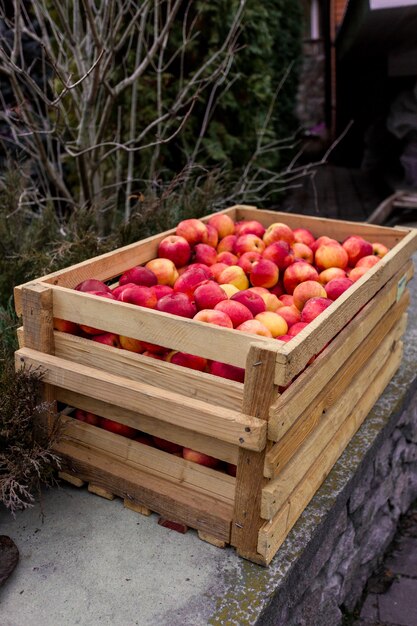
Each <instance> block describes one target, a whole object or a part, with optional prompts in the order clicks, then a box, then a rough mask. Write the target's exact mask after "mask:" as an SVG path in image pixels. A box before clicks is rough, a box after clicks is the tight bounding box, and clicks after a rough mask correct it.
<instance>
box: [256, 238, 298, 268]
mask: <svg viewBox="0 0 417 626" xmlns="http://www.w3.org/2000/svg"><path fill="white" fill-rule="evenodd" d="M262 256H263V258H264V259H267V261H272V262H273V263H275V265H277V266H278V268H279V269H280V270H285V269H286V268H287V267H288V266H289V265H291V263H292V262H293V260H294V252H293V251H292V250H291V247H290V244H289V243H287V242H286V241H274V243H271V244H270V245H269V246H267V247H266V248H265V250H264V251H263V253H262Z"/></svg>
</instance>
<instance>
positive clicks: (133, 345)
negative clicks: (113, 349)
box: [119, 335, 145, 354]
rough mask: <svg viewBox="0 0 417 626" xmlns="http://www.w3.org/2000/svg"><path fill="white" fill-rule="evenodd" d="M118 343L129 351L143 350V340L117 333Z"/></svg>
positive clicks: (138, 352)
mask: <svg viewBox="0 0 417 626" xmlns="http://www.w3.org/2000/svg"><path fill="white" fill-rule="evenodd" d="M119 343H120V347H121V348H123V349H124V350H129V352H136V353H137V354H140V353H142V352H145V347H144V345H143V342H142V341H139V339H134V338H133V337H125V336H124V335H119Z"/></svg>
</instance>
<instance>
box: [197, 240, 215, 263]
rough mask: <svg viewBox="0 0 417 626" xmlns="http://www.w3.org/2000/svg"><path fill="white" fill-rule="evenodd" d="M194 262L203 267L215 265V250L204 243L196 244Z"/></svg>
mask: <svg viewBox="0 0 417 626" xmlns="http://www.w3.org/2000/svg"><path fill="white" fill-rule="evenodd" d="M193 258H194V260H195V261H196V263H203V264H204V265H208V266H210V265H214V263H217V250H216V248H212V247H211V246H209V245H208V244H206V243H198V244H196V245H195V246H194V255H193Z"/></svg>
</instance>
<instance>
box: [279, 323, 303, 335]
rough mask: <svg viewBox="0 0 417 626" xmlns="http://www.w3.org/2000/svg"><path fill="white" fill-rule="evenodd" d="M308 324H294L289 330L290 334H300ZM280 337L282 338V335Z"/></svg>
mask: <svg viewBox="0 0 417 626" xmlns="http://www.w3.org/2000/svg"><path fill="white" fill-rule="evenodd" d="M306 326H308V323H307V322H297V323H296V324H293V325H292V326H291V328H290V329H289V330H288V335H289V336H290V337H291V338H292V337H295V336H296V335H298V333H300V332H301V331H302V330H304V328H305V327H306ZM279 339H282V337H279Z"/></svg>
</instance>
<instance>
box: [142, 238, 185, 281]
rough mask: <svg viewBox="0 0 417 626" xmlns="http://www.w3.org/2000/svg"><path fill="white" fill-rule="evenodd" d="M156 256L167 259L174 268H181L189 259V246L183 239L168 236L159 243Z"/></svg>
mask: <svg viewBox="0 0 417 626" xmlns="http://www.w3.org/2000/svg"><path fill="white" fill-rule="evenodd" d="M158 256H159V257H161V258H164V259H169V260H170V261H172V262H173V263H174V265H175V266H176V267H182V266H183V265H186V263H188V261H189V260H190V258H191V246H190V244H189V243H188V241H187V240H186V239H184V237H179V236H178V235H168V236H167V237H165V238H164V239H162V241H160V243H159V246H158ZM149 286H150V285H149Z"/></svg>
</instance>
